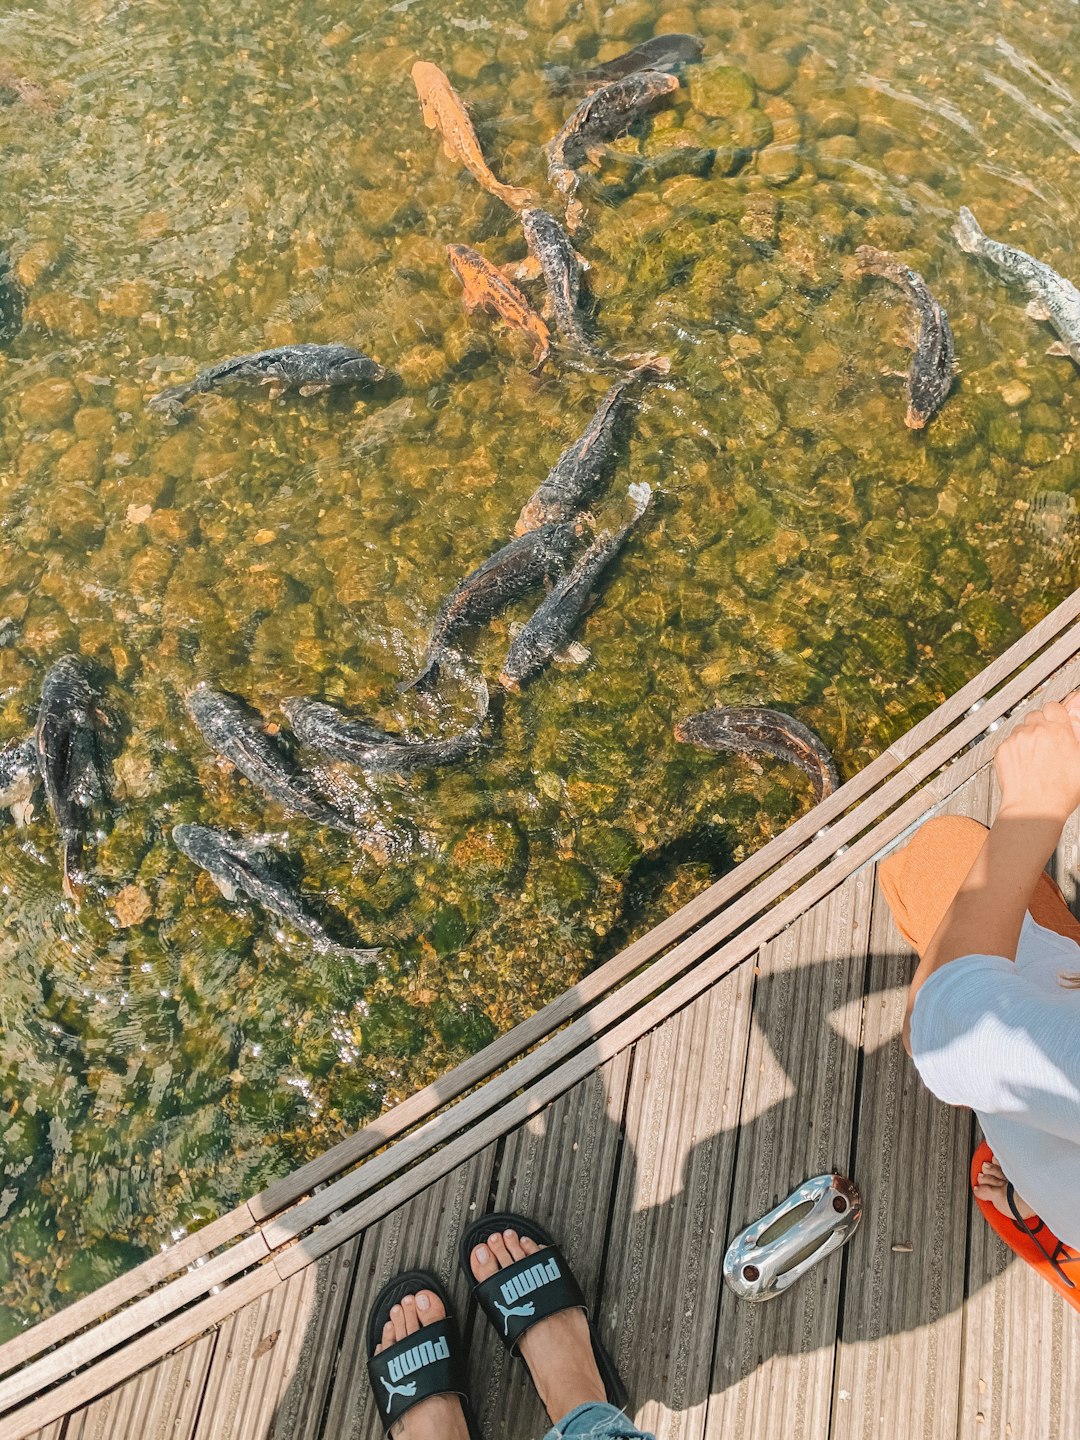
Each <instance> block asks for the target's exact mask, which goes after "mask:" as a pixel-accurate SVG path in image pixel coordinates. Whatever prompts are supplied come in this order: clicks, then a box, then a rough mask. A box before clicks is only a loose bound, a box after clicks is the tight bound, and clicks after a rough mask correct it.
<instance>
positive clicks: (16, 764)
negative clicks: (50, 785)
mask: <svg viewBox="0 0 1080 1440" xmlns="http://www.w3.org/2000/svg"><path fill="white" fill-rule="evenodd" d="M40 782H41V770H40V769H39V768H38V753H37V743H36V741H35V739H34V737H33V735H28V736H27V737H26V739H25V740H9V741H8V743H7V744H6V745H5V746H4V748H3V749H2V750H0V810H10V811H11V816H12V819H13V820H14V821H15V824H16V825H25V824H26V822H27V820H28V819H29V818H30V812H31V810H32V809H33V806H32V804H31V801H32V799H33V795H34V791H35V790H36V789H37V787H38V785H39V784H40Z"/></svg>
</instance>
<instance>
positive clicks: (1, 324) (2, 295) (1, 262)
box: [0, 254, 25, 341]
mask: <svg viewBox="0 0 1080 1440" xmlns="http://www.w3.org/2000/svg"><path fill="white" fill-rule="evenodd" d="M24 300H25V297H24V295H23V292H22V287H21V286H20V285H19V283H18V281H17V280H16V279H15V277H14V276H13V275H12V273H11V269H10V267H9V265H8V262H7V257H6V256H5V255H3V254H0V341H5V340H13V339H14V338H15V336H16V335H17V334H18V333H19V331H20V330H21V329H22V322H23V309H24Z"/></svg>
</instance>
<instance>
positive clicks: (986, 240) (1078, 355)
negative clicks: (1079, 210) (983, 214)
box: [953, 206, 1080, 365]
mask: <svg viewBox="0 0 1080 1440" xmlns="http://www.w3.org/2000/svg"><path fill="white" fill-rule="evenodd" d="M953 235H954V236H955V238H956V241H957V244H958V245H959V246H960V249H961V250H965V251H967V253H968V254H969V255H979V256H981V257H982V258H983V259H984V260H989V261H990V263H991V264H992V265H994V266H995V267H996V268H997V269H998V270H999V271H1000V272H1001V274H1002V275H1004V277H1005V278H1006V279H1007V280H1016V281H1018V282H1019V283H1020V284H1021V285H1022V286H1023V287H1024V289H1025V290H1026V291H1027V293H1028V294H1029V295H1030V296H1031V299H1030V300H1029V302H1028V306H1027V313H1028V314H1029V315H1030V316H1031V318H1032V319H1033V320H1049V322H1050V324H1051V325H1052V326H1053V327H1054V329H1055V330H1056V331H1057V333H1058V335H1059V336H1060V337H1061V338H1060V339H1059V340H1056V341H1055V342H1054V343H1053V344H1052V345H1051V346H1049V348H1048V349H1047V351H1046V353H1047V354H1048V355H1068V356H1069V358H1070V359H1071V360H1073V361H1074V362H1075V363H1076V364H1077V365H1080V290H1077V288H1076V286H1075V285H1074V284H1073V283H1072V281H1071V280H1066V279H1065V277H1064V276H1063V275H1059V274H1058V273H1057V271H1056V270H1052V269H1051V268H1050V266H1049V265H1046V264H1044V263H1043V261H1041V260H1036V259H1035V257H1034V256H1033V255H1029V254H1028V253H1027V251H1026V250H1017V249H1016V248H1014V247H1013V246H1012V245H1002V244H1001V243H1000V241H998V240H991V239H990V237H989V236H988V235H985V234H984V233H983V231H982V229H981V228H980V226H979V222H978V221H977V220H976V219H975V216H974V215H972V213H971V211H970V210H968V209H967V207H966V206H962V207H961V209H960V215H959V218H958V219H957V222H956V224H955V225H954V226H953Z"/></svg>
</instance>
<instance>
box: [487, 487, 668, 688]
mask: <svg viewBox="0 0 1080 1440" xmlns="http://www.w3.org/2000/svg"><path fill="white" fill-rule="evenodd" d="M629 495H630V498H631V500H632V501H633V502H634V514H633V516H632V517H631V519H630V520H629V522H628V523H627V524H626V525H624V526H623V527H622V529H621V530H616V531H615V532H614V533H613V532H612V531H610V530H604V531H601V533H600V534H599V535H598V536H597V537H596V539H595V540H594V541H593V543H592V544H591V545H590V546H589V548H588V550H586V551H585V553H584V555H582V556H581V558H580V559H579V560H578V561H577V563H576V564H575V566H574V568H573V569H572V570H571V571H570V573H569V574H568V575H565V576H564V577H563V578H562V580H560V581H559V583H558V584H557V585H556V586H555V588H554V589H553V590H552V592H551V594H550V595H549V596H548V597H547V598H546V599H545V600H543V601H542V602H541V603H540V604H539V605H538V606H537V608H536V610H535V611H534V612H533V614H532V616H531V617H530V618H529V619H528V620H527V621H526V622H525V624H524V625H523V626H522V628H521V630H520V631H519V632H518V634H517V636H516V637H515V639H514V642H513V644H512V645H511V646H510V649H509V650H508V651H507V653H506V659H505V660H504V661H503V668H502V673H501V674H500V676H499V684H500V685H503V686H505V687H506V689H507V690H515V691H516V690H520V689H521V687H522V685H524V684H525V683H526V682H527V681H528V680H531V679H532V677H533V676H534V675H535V674H536V673H537V671H539V670H541V669H543V667H544V666H545V665H546V664H547V663H548V661H549V660H550V659H551V658H552V657H553V656H554V655H556V654H557V653H558V652H559V651H560V650H562V649H563V648H564V647H565V646H566V643H567V641H568V640H569V639H570V635H571V632H572V631H573V629H574V626H575V625H576V624H577V623H578V621H579V620H580V618H581V614H582V611H583V610H584V609H585V606H586V603H587V602H588V599H589V596H590V594H591V593H592V589H593V586H594V585H595V584H596V581H597V579H598V577H599V575H600V574H601V572H602V571H603V570H604V569H606V567H607V566H608V565H610V564H611V562H612V560H614V558H615V556H616V555H618V553H619V551H620V550H621V549H622V548H623V546H624V545H625V544H626V541H627V539H628V537H629V535H630V531H631V530H632V529H633V528H634V526H635V525H636V524H637V522H638V521H639V520H640V519H641V517H642V515H644V514H645V511H646V510H647V509H648V507H649V501H650V499H651V498H652V490H651V489H650V487H649V486H648V485H645V484H641V485H631V486H630V490H629Z"/></svg>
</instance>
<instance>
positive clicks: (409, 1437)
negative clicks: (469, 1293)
mask: <svg viewBox="0 0 1080 1440" xmlns="http://www.w3.org/2000/svg"><path fill="white" fill-rule="evenodd" d="M445 1314H446V1311H445V1309H444V1308H443V1303H442V1301H441V1300H440V1299H439V1297H438V1295H435V1294H433V1293H432V1292H431V1291H430V1290H421V1291H420V1292H419V1294H417V1295H406V1296H404V1297H403V1298H402V1300H401V1303H400V1304H399V1305H395V1306H394V1308H393V1309H392V1310H391V1312H390V1319H389V1320H388V1321H387V1322H386V1325H385V1326H384V1328H383V1333H382V1340H381V1342H380V1343H379V1345H378V1346H376V1354H377V1353H378V1352H379V1351H380V1350H389V1348H390V1346H391V1345H396V1344H397V1343H398V1342H399V1341H401V1340H404V1339H406V1337H407V1336H409V1335H415V1334H417V1333H418V1332H419V1331H421V1330H423V1328H424V1326H425V1325H434V1324H435V1323H436V1321H438V1320H441V1319H442V1318H443V1317H444V1315H445ZM413 1393H414V1394H415V1393H416V1387H415V1386H413ZM390 1436H391V1440H469V1427H468V1426H467V1424H466V1423H465V1412H464V1411H463V1410H462V1408H461V1401H460V1400H459V1399H458V1397H457V1396H456V1395H433V1396H432V1398H431V1399H430V1400H424V1401H422V1402H421V1403H420V1404H418V1405H415V1406H413V1408H412V1409H411V1410H408V1411H406V1413H405V1414H404V1415H403V1416H402V1417H401V1419H400V1420H399V1421H398V1423H397V1424H396V1425H395V1426H394V1427H393V1429H392V1430H391V1431H390Z"/></svg>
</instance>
